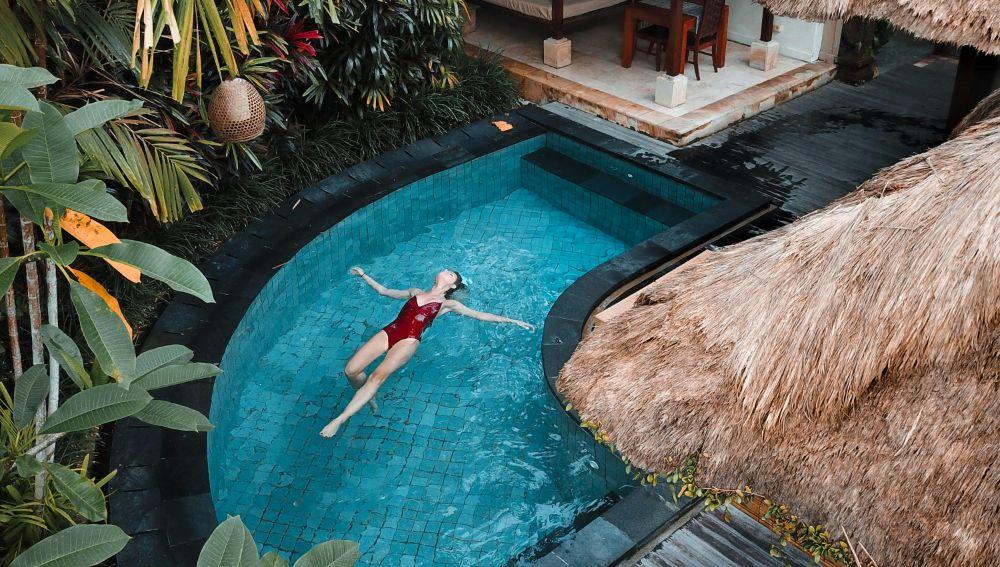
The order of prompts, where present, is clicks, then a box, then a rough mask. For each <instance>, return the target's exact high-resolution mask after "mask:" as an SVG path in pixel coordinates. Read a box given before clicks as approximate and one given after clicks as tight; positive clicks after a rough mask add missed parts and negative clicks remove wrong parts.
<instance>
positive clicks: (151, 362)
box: [135, 345, 194, 376]
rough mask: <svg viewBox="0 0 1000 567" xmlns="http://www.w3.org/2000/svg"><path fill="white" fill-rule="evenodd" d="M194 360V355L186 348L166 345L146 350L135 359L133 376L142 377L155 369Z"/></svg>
mask: <svg viewBox="0 0 1000 567" xmlns="http://www.w3.org/2000/svg"><path fill="white" fill-rule="evenodd" d="M192 358H194V353H193V352H191V349H189V348H188V347H186V346H182V345H167V346H161V347H156V348H154V349H150V350H147V351H146V352H144V353H142V354H140V355H139V356H138V357H136V359H135V375H136V376H144V375H146V374H148V373H150V372H152V371H154V370H156V369H157V368H162V367H164V366H169V365H171V364H184V363H185V362H190V361H191V359H192Z"/></svg>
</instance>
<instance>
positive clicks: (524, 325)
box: [511, 319, 535, 333]
mask: <svg viewBox="0 0 1000 567" xmlns="http://www.w3.org/2000/svg"><path fill="white" fill-rule="evenodd" d="M511 323H513V324H515V325H517V326H518V327H521V328H522V329H524V330H525V331H531V332H532V333H534V332H535V326H534V325H532V324H531V323H525V322H524V321H518V320H517V319H514V320H512V321H511Z"/></svg>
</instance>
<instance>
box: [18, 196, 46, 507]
mask: <svg viewBox="0 0 1000 567" xmlns="http://www.w3.org/2000/svg"><path fill="white" fill-rule="evenodd" d="M21 242H22V243H23V245H24V253H25V254H30V253H32V252H34V251H35V225H34V224H33V223H32V222H31V221H30V220H28V219H27V218H25V217H24V216H23V215H22V216H21ZM24 280H25V283H26V287H27V289H28V323H29V325H30V326H31V364H32V365H35V364H42V363H43V362H45V351H44V349H43V348H42V300H41V290H40V289H39V287H38V265H37V263H36V262H35V261H29V262H28V263H27V264H26V265H25V266H24ZM45 410H46V407H45V404H42V405H40V406H38V411H37V412H35V431H40V430H41V429H42V424H43V423H45V416H46V415H47V413H46V411H45ZM44 497H45V475H44V474H43V473H39V474H38V476H36V477H35V498H36V499H38V500H41V499H42V498H44Z"/></svg>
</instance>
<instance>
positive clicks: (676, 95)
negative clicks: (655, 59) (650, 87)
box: [653, 75, 688, 108]
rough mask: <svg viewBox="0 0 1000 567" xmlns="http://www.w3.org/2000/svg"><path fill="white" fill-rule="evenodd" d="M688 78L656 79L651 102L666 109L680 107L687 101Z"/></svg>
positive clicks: (669, 76)
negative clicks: (654, 92)
mask: <svg viewBox="0 0 1000 567" xmlns="http://www.w3.org/2000/svg"><path fill="white" fill-rule="evenodd" d="M687 88H688V78H687V77H685V76H684V75H660V76H658V77H656V94H655V95H654V96H653V100H654V101H656V104H662V105H663V106H666V107H668V108H673V107H675V106H680V105H682V104H684V101H686V100H687Z"/></svg>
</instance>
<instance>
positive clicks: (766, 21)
mask: <svg viewBox="0 0 1000 567" xmlns="http://www.w3.org/2000/svg"><path fill="white" fill-rule="evenodd" d="M773 34H774V12H772V11H770V10H768V9H767V8H764V14H763V15H762V16H761V17H760V40H761V41H771V39H772V36H773Z"/></svg>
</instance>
